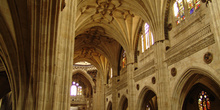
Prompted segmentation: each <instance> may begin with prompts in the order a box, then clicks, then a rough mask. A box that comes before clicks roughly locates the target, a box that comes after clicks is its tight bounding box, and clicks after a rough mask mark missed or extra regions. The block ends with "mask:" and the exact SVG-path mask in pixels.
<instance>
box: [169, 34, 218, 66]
mask: <svg viewBox="0 0 220 110" xmlns="http://www.w3.org/2000/svg"><path fill="white" fill-rule="evenodd" d="M214 43H215V40H214V35H213V34H211V35H209V36H208V37H206V38H204V39H202V40H200V41H199V42H197V43H195V44H194V45H192V46H190V47H188V48H186V49H184V50H180V51H179V52H178V54H175V55H174V56H169V58H168V59H167V60H166V62H167V65H168V66H169V65H171V64H174V63H176V62H178V61H180V60H182V59H184V58H186V57H188V56H190V55H192V54H194V53H196V52H198V51H200V50H202V49H204V48H206V47H208V46H210V45H212V44H214Z"/></svg>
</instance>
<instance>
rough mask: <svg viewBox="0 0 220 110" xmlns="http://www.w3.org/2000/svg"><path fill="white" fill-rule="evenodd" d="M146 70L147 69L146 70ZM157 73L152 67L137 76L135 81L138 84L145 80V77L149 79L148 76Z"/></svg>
mask: <svg viewBox="0 0 220 110" xmlns="http://www.w3.org/2000/svg"><path fill="white" fill-rule="evenodd" d="M145 69H146V68H145ZM155 71H156V68H155V66H153V67H151V68H150V69H146V70H145V71H143V72H141V73H139V74H137V75H135V77H134V81H135V82H137V81H139V80H141V79H143V78H145V77H148V76H150V75H152V74H154V73H155Z"/></svg>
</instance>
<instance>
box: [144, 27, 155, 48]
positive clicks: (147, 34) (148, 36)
mask: <svg viewBox="0 0 220 110" xmlns="http://www.w3.org/2000/svg"><path fill="white" fill-rule="evenodd" d="M143 31H144V34H143V35H141V46H142V52H144V51H145V50H146V49H148V48H150V46H151V45H153V44H154V38H153V34H152V32H151V30H150V26H149V25H148V24H147V23H145V24H144V30H143Z"/></svg>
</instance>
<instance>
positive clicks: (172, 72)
mask: <svg viewBox="0 0 220 110" xmlns="http://www.w3.org/2000/svg"><path fill="white" fill-rule="evenodd" d="M176 73H177V70H176V68H172V69H171V75H172V76H173V77H174V76H176Z"/></svg>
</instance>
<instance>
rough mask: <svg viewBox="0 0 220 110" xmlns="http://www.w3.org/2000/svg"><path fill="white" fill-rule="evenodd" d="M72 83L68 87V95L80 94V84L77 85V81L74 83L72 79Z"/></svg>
mask: <svg viewBox="0 0 220 110" xmlns="http://www.w3.org/2000/svg"><path fill="white" fill-rule="evenodd" d="M72 84H73V85H72V86H71V89H70V95H71V96H76V95H82V86H79V83H76V82H74V81H73V83H72Z"/></svg>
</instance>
